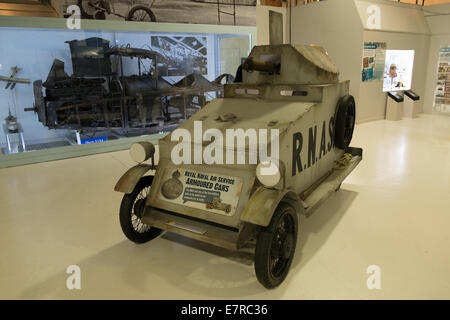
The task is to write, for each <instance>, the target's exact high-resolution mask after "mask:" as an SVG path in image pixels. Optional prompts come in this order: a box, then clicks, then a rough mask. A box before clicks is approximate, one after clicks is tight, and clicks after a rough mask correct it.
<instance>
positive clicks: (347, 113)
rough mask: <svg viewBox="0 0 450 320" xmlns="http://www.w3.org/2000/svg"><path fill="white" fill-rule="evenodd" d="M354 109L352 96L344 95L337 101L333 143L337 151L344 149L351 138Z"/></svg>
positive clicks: (354, 116)
mask: <svg viewBox="0 0 450 320" xmlns="http://www.w3.org/2000/svg"><path fill="white" fill-rule="evenodd" d="M355 118H356V107H355V99H354V98H353V96H350V95H346V96H343V97H342V98H341V99H339V102H338V106H337V110H336V122H335V133H334V143H335V145H336V147H338V148H339V149H344V150H345V149H346V148H347V147H348V146H349V145H350V142H351V141H352V137H353V129H354V128H355Z"/></svg>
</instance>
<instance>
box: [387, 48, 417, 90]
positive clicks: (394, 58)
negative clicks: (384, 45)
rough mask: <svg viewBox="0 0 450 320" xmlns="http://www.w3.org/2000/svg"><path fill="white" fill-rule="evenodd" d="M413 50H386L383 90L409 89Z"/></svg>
mask: <svg viewBox="0 0 450 320" xmlns="http://www.w3.org/2000/svg"><path fill="white" fill-rule="evenodd" d="M413 66H414V50H386V62H385V65H384V83H383V92H388V91H405V90H410V89H411V82H412V73H413Z"/></svg>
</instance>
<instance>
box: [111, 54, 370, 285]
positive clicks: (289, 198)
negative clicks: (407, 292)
mask: <svg viewBox="0 0 450 320" xmlns="http://www.w3.org/2000/svg"><path fill="white" fill-rule="evenodd" d="M242 69H243V70H244V71H243V74H242V76H243V82H242V83H235V84H229V85H226V86H225V95H224V98H222V99H215V100H213V101H212V102H211V103H209V104H207V105H206V106H205V107H204V108H203V109H202V110H199V111H198V112H197V113H196V114H195V115H193V116H192V117H191V118H190V119H189V120H187V121H186V122H184V123H183V124H182V125H181V126H180V127H179V128H178V130H181V131H180V132H187V133H190V134H192V135H193V138H189V139H185V138H180V135H178V134H175V133H172V134H171V135H169V136H166V137H165V138H164V139H162V140H161V141H160V142H159V157H160V158H159V164H158V168H157V170H156V174H155V175H154V178H153V179H152V184H151V189H150V192H149V194H148V197H147V198H146V200H145V206H143V207H142V210H141V211H140V212H139V221H140V222H141V223H143V224H145V225H146V226H149V227H150V229H149V230H153V231H148V232H149V233H152V232H153V233H152V236H149V238H152V237H153V236H155V234H156V230H160V231H161V230H168V231H171V232H174V233H178V234H181V235H183V236H186V237H189V238H194V239H197V240H200V241H205V242H208V243H212V244H214V245H217V246H221V247H224V248H227V249H230V250H239V249H240V248H242V247H244V246H245V245H246V244H247V243H249V242H250V241H252V240H256V249H255V269H256V274H257V277H258V280H259V281H260V282H261V283H262V284H263V285H264V286H265V287H267V288H273V287H276V286H277V285H279V284H280V283H281V282H282V281H283V280H284V278H285V277H286V275H287V272H288V270H289V266H290V263H291V262H292V259H293V255H294V251H295V243H296V238H297V231H298V222H297V213H301V214H305V215H306V216H309V215H310V214H311V213H312V212H313V209H314V208H315V207H316V206H317V205H318V204H320V203H321V202H322V201H324V200H325V199H326V198H328V197H329V196H330V195H332V194H333V193H334V192H335V191H336V190H338V189H339V187H340V185H341V183H342V181H343V180H344V179H345V178H346V177H347V175H348V174H350V173H351V171H352V170H353V169H354V168H355V167H356V166H357V164H358V163H359V162H360V161H361V159H362V149H359V148H353V147H350V146H349V144H350V141H351V137H352V135H353V128H354V122H355V102H354V99H353V97H351V96H350V95H349V82H348V81H339V80H338V70H337V68H336V67H335V66H334V64H333V63H332V62H331V60H330V59H329V57H328V55H327V54H326V53H325V51H324V50H323V49H322V48H318V47H310V46H291V45H277V46H260V47H255V48H254V49H253V51H252V53H251V54H250V56H249V58H248V59H247V60H246V62H245V63H244V65H243V66H242ZM200 129H201V131H200V132H198V131H199V130H200ZM204 132H210V133H211V132H214V134H215V137H216V139H215V140H212V139H204V137H205V136H204V135H203V133H204ZM230 132H231V133H236V132H237V134H235V135H234V136H233V135H231V134H230V135H228V134H229V133H230ZM252 132H258V133H261V132H263V133H264V134H267V136H266V138H265V139H266V141H268V142H267V143H265V142H264V139H263V138H262V136H261V135H258V136H257V137H258V138H257V144H256V145H257V147H256V148H255V145H254V144H252V138H254V135H253V136H252ZM269 133H270V134H269ZM273 133H274V134H273ZM192 135H191V136H192ZM269 136H270V138H268V137H269ZM217 137H226V138H225V140H226V141H225V143H223V144H219V147H217V143H218V142H217V141H218V139H217ZM274 137H275V138H274ZM229 138H231V139H232V140H233V143H231V144H230V143H229V141H228V139H229ZM239 139H244V140H242V141H241V142H243V143H241V144H239V143H235V142H238V141H239ZM219 140H220V141H221V139H219ZM180 144H181V146H183V145H184V147H183V148H181V149H180ZM211 145H215V149H214V150H215V151H214V152H215V153H214V155H215V156H216V157H215V158H214V159H215V160H214V162H213V163H212V164H209V165H205V163H204V162H202V160H204V159H202V155H204V152H205V149H207V148H208V146H211ZM263 145H264V147H265V148H266V149H265V151H266V155H267V154H268V153H270V154H271V156H272V158H271V161H272V160H276V161H275V162H276V166H275V168H276V170H275V171H274V172H272V173H271V175H272V176H273V177H272V176H270V177H268V178H267V177H265V176H262V175H261V172H262V171H261V165H262V164H263V159H262V155H263V154H261V150H260V148H261V147H262V146H263ZM180 150H182V152H181V153H182V154H183V159H184V161H183V162H182V163H180V161H179V159H178V158H176V157H175V158H174V155H175V156H176V155H177V154H181V153H180V152H179V151H180ZM277 150H278V151H277ZM242 154H244V155H245V157H244V160H246V161H241V162H239V160H238V161H237V163H236V162H230V161H228V160H230V159H234V160H236V159H239V155H242ZM187 155H189V156H191V155H192V159H191V160H192V161H186V160H189V157H187ZM219 155H222V159H221V158H220V156H219ZM185 156H186V157H185ZM274 156H275V157H274ZM251 159H256V160H255V161H253V162H252V161H251ZM139 166H140V168H141V169H142V170H145V168H147V170H148V169H150V167H151V166H149V165H143V164H140V165H138V167H139ZM143 166H147V167H143ZM131 170H133V169H131ZM134 170H136V169H134ZM132 175H133V174H132V173H129V174H125V176H124V177H122V179H121V181H119V183H118V185H117V186H116V190H117V191H122V192H125V193H128V194H130V193H132V192H134V190H135V189H133V188H132V187H133V186H134V184H133V183H131V184H128V187H127V188H125V187H124V185H126V184H127V183H126V182H127V181H129V179H132V180H133V181H135V180H136V176H134V177H133V178H131V176H132ZM274 177H275V178H274ZM274 179H275V180H274ZM272 181H274V182H273V183H272ZM122 227H123V226H122ZM129 238H130V239H131V240H133V236H132V235H131V237H130V236H129Z"/></svg>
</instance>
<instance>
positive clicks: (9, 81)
mask: <svg viewBox="0 0 450 320" xmlns="http://www.w3.org/2000/svg"><path fill="white" fill-rule="evenodd" d="M20 70H22V69H21V68H19V67H17V66H14V67H11V75H10V76H9V77H5V76H0V81H5V82H6V86H5V89H11V90H13V89H14V88H15V87H16V84H17V83H26V84H30V83H31V82H30V80H29V79H20V78H16V75H17V74H18V73H19V71H20Z"/></svg>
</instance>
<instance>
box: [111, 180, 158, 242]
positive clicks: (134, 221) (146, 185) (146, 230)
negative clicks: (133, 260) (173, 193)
mask: <svg viewBox="0 0 450 320" xmlns="http://www.w3.org/2000/svg"><path fill="white" fill-rule="evenodd" d="M152 182H153V176H145V177H143V178H141V180H139V182H138V184H137V185H136V187H135V188H134V190H133V192H131V193H130V194H126V195H124V196H123V199H122V204H121V206H120V226H121V227H122V231H123V233H124V234H125V236H126V237H127V238H128V239H130V240H131V241H133V242H135V243H144V242H148V241H150V240H152V239H154V238H156V237H157V236H159V235H160V234H161V232H162V230H161V229H157V228H154V227H150V226H149V225H146V224H144V223H143V222H142V220H141V219H142V216H143V214H144V209H145V203H146V202H147V197H148V195H149V193H150V187H151V185H152Z"/></svg>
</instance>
